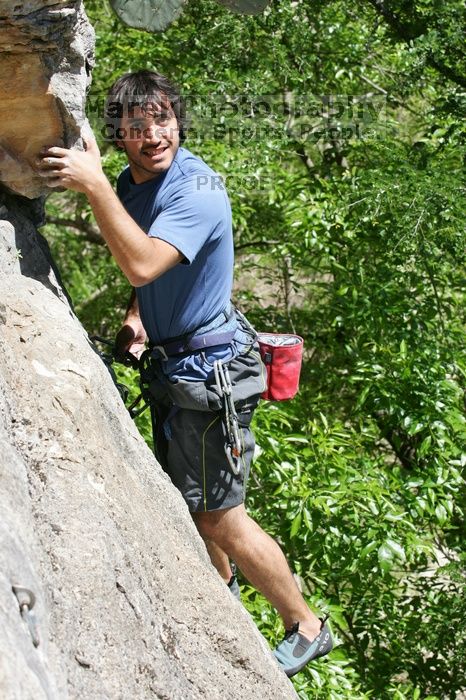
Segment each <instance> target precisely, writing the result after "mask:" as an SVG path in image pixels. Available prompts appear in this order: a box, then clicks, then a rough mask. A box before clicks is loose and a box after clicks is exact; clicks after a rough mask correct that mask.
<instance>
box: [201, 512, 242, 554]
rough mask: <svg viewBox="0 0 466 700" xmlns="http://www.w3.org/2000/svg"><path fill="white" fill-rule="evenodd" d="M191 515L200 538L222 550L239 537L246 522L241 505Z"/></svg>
mask: <svg viewBox="0 0 466 700" xmlns="http://www.w3.org/2000/svg"><path fill="white" fill-rule="evenodd" d="M192 515H193V518H194V522H195V523H196V527H197V529H198V530H199V534H200V535H201V537H202V538H203V539H204V540H211V541H212V542H215V544H217V545H218V546H219V547H222V548H223V547H225V546H228V545H229V543H230V542H231V541H232V540H234V539H235V538H238V537H239V536H240V533H241V531H242V529H243V528H244V527H245V525H246V522H247V520H248V516H247V514H246V511H245V510H244V506H243V505H240V506H234V507H233V508H227V509H225V510H213V511H207V512H205V513H193V514H192Z"/></svg>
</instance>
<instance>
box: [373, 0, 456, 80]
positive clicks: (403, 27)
mask: <svg viewBox="0 0 466 700" xmlns="http://www.w3.org/2000/svg"><path fill="white" fill-rule="evenodd" d="M367 2H369V4H370V5H372V7H373V8H374V10H375V11H376V12H377V14H378V15H381V16H382V17H383V19H384V20H385V22H386V23H387V24H388V26H389V27H390V29H391V30H392V31H393V32H394V34H396V36H397V37H398V38H399V39H402V40H403V41H405V42H406V43H407V44H409V43H410V42H411V41H413V40H414V39H417V38H418V37H420V36H422V35H423V34H425V33H426V31H427V29H428V27H427V25H426V22H425V20H422V19H421V18H420V17H418V18H417V21H416V23H415V24H407V23H406V22H403V20H401V19H400V18H399V17H398V15H396V14H395V13H394V12H392V11H391V10H390V9H389V8H388V7H387V2H386V0H367ZM426 62H427V63H428V64H429V65H430V66H431V67H432V68H434V69H435V70H436V71H437V72H438V73H441V75H443V76H444V77H445V78H448V79H449V80H451V81H452V82H454V83H456V84H457V85H460V86H461V87H463V88H464V87H466V78H465V77H464V75H462V74H461V73H459V72H457V71H456V70H454V69H453V68H451V67H450V66H447V65H446V64H445V63H442V62H441V61H438V60H437V59H436V58H434V56H433V55H432V54H429V55H428V56H427V57H426Z"/></svg>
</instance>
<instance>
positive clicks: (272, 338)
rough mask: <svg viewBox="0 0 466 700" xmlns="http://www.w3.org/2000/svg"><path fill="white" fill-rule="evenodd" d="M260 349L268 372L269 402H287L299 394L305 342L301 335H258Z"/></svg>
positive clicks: (267, 390) (267, 395)
mask: <svg viewBox="0 0 466 700" xmlns="http://www.w3.org/2000/svg"><path fill="white" fill-rule="evenodd" d="M258 341H259V349H260V354H261V357H262V362H263V363H264V365H265V367H266V370H267V389H266V390H265V391H264V393H263V394H262V395H261V396H262V398H263V399H267V400H268V401H286V400H287V399H292V398H293V397H294V396H296V394H297V393H298V389H299V375H300V372H301V365H302V361H303V348H304V342H303V339H302V338H301V337H300V336H299V335H290V334H288V333H258Z"/></svg>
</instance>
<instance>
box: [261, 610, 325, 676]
mask: <svg viewBox="0 0 466 700" xmlns="http://www.w3.org/2000/svg"><path fill="white" fill-rule="evenodd" d="M327 618H328V615H327V616H326V617H324V618H320V622H321V625H320V632H319V634H318V635H317V637H315V639H313V640H312V641H309V639H307V637H304V636H303V635H302V634H300V632H299V622H295V624H294V625H293V627H292V628H291V629H290V630H286V632H285V637H284V639H283V641H282V642H280V644H279V645H278V647H277V648H276V649H275V651H274V655H275V658H276V659H277V661H278V663H279V664H280V666H281V668H282V669H283V671H285V673H286V675H287V676H288V678H291V676H294V675H295V674H296V673H299V671H301V669H302V668H304V666H305V665H306V664H308V663H309V661H312V660H313V659H318V658H319V657H321V656H325V655H326V654H328V653H329V652H330V651H332V649H333V639H332V633H331V632H330V628H329V626H328V625H327V624H326V621H327Z"/></svg>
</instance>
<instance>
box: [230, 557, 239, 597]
mask: <svg viewBox="0 0 466 700" xmlns="http://www.w3.org/2000/svg"><path fill="white" fill-rule="evenodd" d="M227 586H228V588H229V589H230V593H231V594H232V595H234V596H235V598H237V599H238V600H241V593H240V590H239V583H238V579H237V578H236V564H233V562H232V564H231V578H230V580H229V581H228V583H227Z"/></svg>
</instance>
